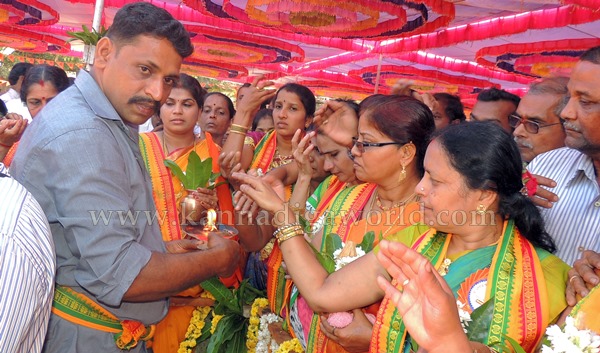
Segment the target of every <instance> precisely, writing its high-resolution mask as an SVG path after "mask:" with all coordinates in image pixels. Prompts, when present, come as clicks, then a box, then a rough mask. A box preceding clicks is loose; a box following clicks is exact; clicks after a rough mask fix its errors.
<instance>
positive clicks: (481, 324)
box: [467, 297, 494, 342]
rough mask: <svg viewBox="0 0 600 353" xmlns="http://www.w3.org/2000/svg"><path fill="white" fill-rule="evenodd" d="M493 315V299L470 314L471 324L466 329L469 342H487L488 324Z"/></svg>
mask: <svg viewBox="0 0 600 353" xmlns="http://www.w3.org/2000/svg"><path fill="white" fill-rule="evenodd" d="M493 315H494V298H493V297H492V298H490V299H489V300H488V301H487V302H485V303H483V305H481V306H480V307H479V308H477V309H475V310H474V311H473V313H471V320H472V321H471V322H469V326H468V327H467V331H468V333H467V337H468V338H469V341H475V342H487V338H488V333H489V330H490V324H491V322H492V317H493Z"/></svg>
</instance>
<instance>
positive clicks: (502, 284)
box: [370, 220, 568, 352]
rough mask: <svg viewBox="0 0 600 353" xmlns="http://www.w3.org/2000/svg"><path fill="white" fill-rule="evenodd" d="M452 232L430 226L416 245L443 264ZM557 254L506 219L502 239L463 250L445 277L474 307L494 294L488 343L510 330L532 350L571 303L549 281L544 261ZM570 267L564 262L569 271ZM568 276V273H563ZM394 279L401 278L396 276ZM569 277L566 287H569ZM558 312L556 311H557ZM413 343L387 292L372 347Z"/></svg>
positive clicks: (395, 348) (390, 348) (399, 348)
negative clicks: (550, 289)
mask: <svg viewBox="0 0 600 353" xmlns="http://www.w3.org/2000/svg"><path fill="white" fill-rule="evenodd" d="M451 238H452V235H451V234H446V233H441V232H437V231H436V230H434V229H430V230H428V231H427V232H425V233H424V234H423V235H422V236H420V237H419V238H418V239H417V240H416V241H415V242H414V244H413V245H412V248H413V249H415V250H416V251H418V252H419V253H421V254H422V255H423V256H425V257H426V258H427V259H429V260H430V261H431V263H432V264H433V265H434V267H435V268H436V269H439V268H440V267H441V265H442V263H443V262H444V260H445V259H446V257H447V256H446V252H447V249H448V245H449V243H450V239H451ZM553 257H554V256H553V255H550V254H549V253H548V252H546V251H544V250H541V249H536V248H535V247H534V246H533V245H532V244H531V243H529V241H527V239H525V237H523V236H522V235H521V234H520V233H519V231H518V230H517V229H516V227H515V226H514V223H513V221H512V220H509V221H506V222H505V223H504V228H503V234H502V237H501V238H500V240H499V242H498V243H497V244H494V245H491V246H488V247H484V248H481V249H477V250H473V251H471V252H469V253H466V254H464V255H462V256H459V257H458V258H457V259H456V260H455V261H454V262H452V263H451V264H450V266H449V268H448V273H447V275H446V276H445V277H444V279H445V280H446V282H447V283H448V285H449V286H450V288H451V289H452V291H453V292H454V293H455V296H456V297H457V300H459V301H461V303H462V304H465V307H464V308H463V309H464V310H467V311H470V312H472V311H473V310H475V309H476V308H477V307H479V306H480V305H481V304H483V303H485V302H486V301H488V300H493V305H494V308H493V319H492V322H491V323H490V327H489V330H488V332H487V339H486V340H485V342H481V343H483V344H487V345H492V344H494V343H495V342H501V343H504V342H505V341H504V337H505V336H508V337H511V338H513V339H514V340H516V341H517V342H519V344H520V345H521V346H522V347H523V348H524V349H525V351H526V352H534V351H535V350H536V348H537V346H538V344H539V342H540V340H541V339H542V337H543V335H544V331H545V329H546V327H547V326H548V324H549V323H550V322H551V320H553V319H554V318H555V317H554V316H555V315H557V314H558V313H560V311H562V310H563V309H564V308H565V307H566V303H565V302H564V299H563V300H562V302H561V303H558V302H556V303H551V302H550V301H549V299H548V293H547V282H546V279H545V278H544V271H543V266H542V261H545V260H546V259H548V260H552V258H553ZM567 269H568V266H566V265H564V268H562V270H563V271H565V273H566V270H567ZM563 277H564V276H563ZM392 283H393V285H394V286H396V287H398V288H401V286H402V285H401V284H400V283H398V282H397V281H395V280H393V282H392ZM564 287H565V285H564V283H563V284H562V289H563V291H562V293H564ZM551 312H552V314H551ZM409 348H410V345H409V344H408V339H407V331H406V329H405V326H404V323H403V322H402V317H401V316H400V314H399V313H398V311H397V309H396V307H395V305H394V303H393V302H392V301H391V300H390V299H389V298H388V297H385V298H384V300H383V301H382V303H381V307H380V309H379V312H378V315H377V320H376V322H375V326H374V331H373V336H372V338H371V349H370V351H371V352H406V351H408V349H409Z"/></svg>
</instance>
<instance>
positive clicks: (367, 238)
mask: <svg viewBox="0 0 600 353" xmlns="http://www.w3.org/2000/svg"><path fill="white" fill-rule="evenodd" d="M374 242H375V232H374V231H372V230H371V231H368V232H367V233H366V234H365V235H364V236H363V240H362V241H361V242H360V244H358V246H360V248H361V249H362V250H363V251H364V252H365V254H366V253H368V252H369V251H371V250H373V243H374Z"/></svg>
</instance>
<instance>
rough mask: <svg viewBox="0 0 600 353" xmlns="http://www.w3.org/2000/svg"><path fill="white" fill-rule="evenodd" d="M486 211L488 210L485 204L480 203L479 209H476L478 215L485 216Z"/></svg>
mask: <svg viewBox="0 0 600 353" xmlns="http://www.w3.org/2000/svg"><path fill="white" fill-rule="evenodd" d="M485 211H487V210H486V208H485V206H484V205H482V204H479V206H477V211H475V212H477V214H478V215H480V216H483V215H485Z"/></svg>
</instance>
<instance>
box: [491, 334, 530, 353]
mask: <svg viewBox="0 0 600 353" xmlns="http://www.w3.org/2000/svg"><path fill="white" fill-rule="evenodd" d="M502 337H503V338H504V340H505V341H508V343H509V344H510V346H511V348H512V351H514V352H515V353H527V352H525V350H524V349H523V347H521V345H520V344H519V342H517V341H516V340H515V339H514V338H511V337H508V336H507V335H502ZM497 343H499V342H497ZM492 348H493V347H492ZM501 352H504V349H501ZM507 352H511V350H507Z"/></svg>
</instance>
